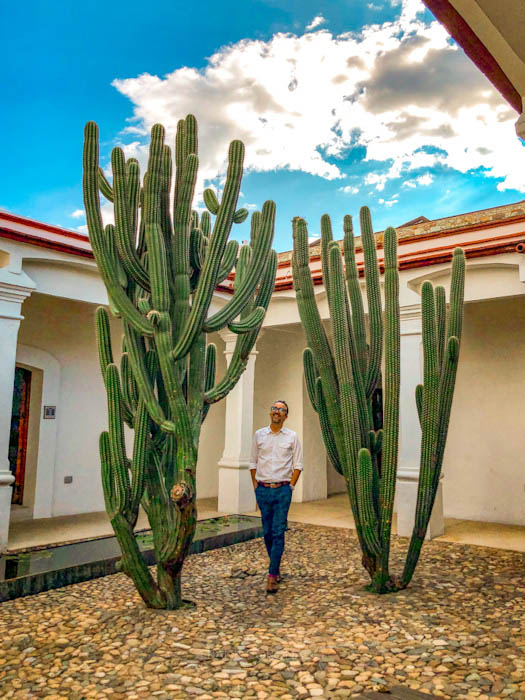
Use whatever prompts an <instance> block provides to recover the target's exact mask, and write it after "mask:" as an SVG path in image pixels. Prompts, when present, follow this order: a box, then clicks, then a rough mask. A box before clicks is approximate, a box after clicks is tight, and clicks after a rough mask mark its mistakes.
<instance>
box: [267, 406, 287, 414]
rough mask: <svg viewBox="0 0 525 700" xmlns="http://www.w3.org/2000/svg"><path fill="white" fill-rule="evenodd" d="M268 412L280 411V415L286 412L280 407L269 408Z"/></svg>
mask: <svg viewBox="0 0 525 700" xmlns="http://www.w3.org/2000/svg"><path fill="white" fill-rule="evenodd" d="M270 411H280V412H281V413H286V412H287V411H286V408H285V407H284V406H283V407H282V408H281V406H271V407H270Z"/></svg>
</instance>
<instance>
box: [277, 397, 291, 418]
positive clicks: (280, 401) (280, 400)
mask: <svg viewBox="0 0 525 700" xmlns="http://www.w3.org/2000/svg"><path fill="white" fill-rule="evenodd" d="M276 403H284V405H285V406H286V415H288V404H287V403H286V401H284V400H283V399H276V400H275V401H274V404H276Z"/></svg>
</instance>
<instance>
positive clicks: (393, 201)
mask: <svg viewBox="0 0 525 700" xmlns="http://www.w3.org/2000/svg"><path fill="white" fill-rule="evenodd" d="M396 197H397V195H394V196H393V197H392V199H388V200H384V199H379V200H378V201H379V204H383V205H384V206H385V207H393V206H394V204H397V203H398V202H399V199H396Z"/></svg>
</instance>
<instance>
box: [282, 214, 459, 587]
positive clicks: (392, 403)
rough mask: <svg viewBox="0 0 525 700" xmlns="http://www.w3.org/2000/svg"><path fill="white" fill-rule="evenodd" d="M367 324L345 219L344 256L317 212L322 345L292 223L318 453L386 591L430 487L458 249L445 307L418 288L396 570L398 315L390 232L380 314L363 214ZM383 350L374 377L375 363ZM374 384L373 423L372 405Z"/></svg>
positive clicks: (445, 395) (411, 557) (451, 375)
mask: <svg viewBox="0 0 525 700" xmlns="http://www.w3.org/2000/svg"><path fill="white" fill-rule="evenodd" d="M360 224H361V241H362V246H363V256H364V274H365V282H366V295H367V301H368V318H369V331H368V338H367V329H366V326H365V313H364V308H363V300H362V296H361V289H360V285H359V274H358V269H357V265H356V260H355V251H354V234H353V227H352V220H351V217H350V216H345V218H344V259H345V264H346V282H345V274H344V272H343V260H342V256H341V250H340V248H339V245H338V243H336V242H334V241H333V240H332V229H331V224H330V219H329V217H328V216H326V215H324V216H323V217H322V219H321V237H322V241H321V263H322V270H323V280H324V285H325V289H326V293H327V297H328V305H329V310H330V318H331V325H332V342H330V341H329V339H328V337H327V335H326V332H325V329H324V326H323V324H322V322H321V317H320V314H319V310H318V308H317V305H316V302H315V297H314V286H313V282H312V278H311V275H310V267H309V252H308V250H309V249H308V232H307V227H306V222H305V221H304V219H301V218H299V217H296V218H295V219H294V220H293V238H294V249H293V258H292V269H293V279H294V287H295V290H296V297H297V304H298V307H299V313H300V317H301V321H302V324H303V327H304V329H305V333H306V340H307V345H308V346H307V347H306V348H305V350H304V353H303V362H304V373H305V380H306V385H307V389H308V395H309V397H310V400H311V403H312V405H313V407H314V409H315V410H316V412H317V413H318V414H319V422H320V425H321V432H322V435H323V439H324V443H325V446H326V451H327V454H328V456H329V458H330V461H331V462H332V464H333V466H334V468H335V469H336V471H338V472H339V473H340V474H342V475H343V477H344V478H345V481H346V485H347V491H348V496H349V500H350V505H351V509H352V513H353V517H354V521H355V527H356V531H357V536H358V539H359V543H360V545H361V549H362V553H363V566H364V567H365V568H366V570H367V571H368V573H369V575H370V578H371V583H370V585H369V589H370V590H371V591H374V592H376V593H388V592H392V591H396V590H400V589H402V588H405V587H406V586H407V585H408V584H409V583H410V581H411V579H412V576H413V574H414V571H415V568H416V565H417V562H418V559H419V555H420V553H421V547H422V544H423V541H424V538H425V533H426V530H427V526H428V522H429V520H430V516H431V513H432V507H433V505H434V500H435V497H436V493H437V488H438V484H439V477H440V474H441V466H442V463H443V454H444V451H445V443H446V438H447V431H448V425H449V419H450V410H451V406H452V397H453V393H454V384H455V378H456V370H457V363H458V358H459V344H460V339H461V325H462V316H463V289H464V280H465V256H464V253H463V251H462V250H461V249H460V248H456V250H455V251H454V254H453V259H452V284H451V293H450V304H449V309H448V318H447V308H446V301H445V290H444V289H443V287H436V289H434V288H433V286H432V284H431V283H430V282H425V283H424V284H423V288H422V299H421V304H422V318H423V348H424V383H423V384H422V385H418V387H417V390H416V403H417V408H418V413H419V419H420V424H421V430H422V441H421V462H420V474H419V484H418V495H417V504H416V516H415V524H414V530H413V533H412V537H411V540H410V544H409V550H408V555H407V558H406V563H405V567H404V571H403V573H402V575H401V577H399V578H396V577H394V576H392V575H391V574H390V571H389V555H390V538H391V528H392V514H393V507H394V496H395V486H396V477H397V460H398V444H399V392H400V312H399V274H398V262H397V236H396V232H395V230H394V229H393V228H391V227H389V228H387V229H386V231H385V233H384V242H383V245H384V269H385V274H384V297H385V306H384V311H383V309H382V303H381V293H380V278H379V267H378V263H377V252H376V243H375V239H374V234H373V228H372V220H371V217H370V211H369V210H368V208H367V207H363V208H362V209H361V212H360ZM383 349H384V369H383V373H384V381H383V378H382V376H381V374H382V372H381V365H382V359H383ZM379 388H382V390H383V391H382V396H383V411H382V414H383V420H382V423H381V422H380V421H379V420H378V417H377V411H374V402H375V401H377V398H376V397H377V396H378V394H377V390H378V389H379Z"/></svg>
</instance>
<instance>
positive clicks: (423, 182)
mask: <svg viewBox="0 0 525 700" xmlns="http://www.w3.org/2000/svg"><path fill="white" fill-rule="evenodd" d="M433 182H434V176H433V175H432V174H431V173H425V174H424V175H420V176H419V177H416V178H414V179H413V180H405V182H403V185H402V187H412V188H413V187H417V186H418V185H419V186H421V187H426V186H427V185H431V184H432V183H433Z"/></svg>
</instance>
